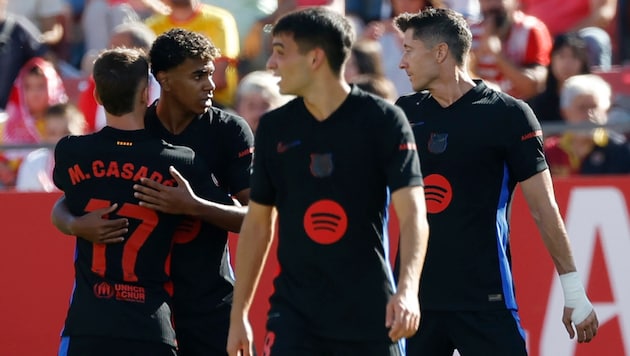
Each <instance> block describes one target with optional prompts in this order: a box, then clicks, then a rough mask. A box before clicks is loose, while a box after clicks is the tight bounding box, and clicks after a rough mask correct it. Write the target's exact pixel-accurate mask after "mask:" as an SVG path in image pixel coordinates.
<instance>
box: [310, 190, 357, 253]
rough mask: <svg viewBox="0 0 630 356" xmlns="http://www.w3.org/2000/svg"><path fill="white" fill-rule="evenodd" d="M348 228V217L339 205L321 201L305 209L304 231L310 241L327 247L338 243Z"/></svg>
mask: <svg viewBox="0 0 630 356" xmlns="http://www.w3.org/2000/svg"><path fill="white" fill-rule="evenodd" d="M347 228H348V216H347V215H346V211H345V210H344V209H343V207H342V206H341V205H339V203H337V202H335V201H332V200H328V199H323V200H318V201H316V202H315V203H313V204H311V206H309V207H308V209H306V213H305V214H304V230H305V231H306V234H307V235H308V237H310V238H311V240H313V241H315V242H317V243H319V244H322V245H329V244H333V243H335V242H337V241H339V240H340V239H341V238H342V237H343V235H344V234H345V233H346V229H347Z"/></svg>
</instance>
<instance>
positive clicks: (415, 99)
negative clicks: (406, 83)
mask: <svg viewBox="0 0 630 356" xmlns="http://www.w3.org/2000/svg"><path fill="white" fill-rule="evenodd" d="M430 96H431V94H430V93H429V91H428V90H423V91H420V92H416V93H411V94H406V95H402V96H400V97H399V98H398V100H396V105H397V106H399V107H401V108H403V109H409V108H411V107H416V106H419V105H421V104H422V103H424V102H425V101H426V100H427V99H428V98H429V97H430Z"/></svg>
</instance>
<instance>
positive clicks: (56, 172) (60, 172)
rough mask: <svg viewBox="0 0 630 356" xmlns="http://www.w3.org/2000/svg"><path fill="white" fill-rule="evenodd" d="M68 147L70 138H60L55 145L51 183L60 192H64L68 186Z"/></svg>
mask: <svg viewBox="0 0 630 356" xmlns="http://www.w3.org/2000/svg"><path fill="white" fill-rule="evenodd" d="M70 145H71V142H70V136H66V137H64V138H62V139H61V140H59V142H57V145H55V165H54V167H53V182H54V183H55V186H56V187H57V188H59V190H61V191H65V190H66V189H67V188H68V186H69V184H70V180H69V175H68V170H69V169H70V164H69V162H70V161H69V158H70V157H71V151H70Z"/></svg>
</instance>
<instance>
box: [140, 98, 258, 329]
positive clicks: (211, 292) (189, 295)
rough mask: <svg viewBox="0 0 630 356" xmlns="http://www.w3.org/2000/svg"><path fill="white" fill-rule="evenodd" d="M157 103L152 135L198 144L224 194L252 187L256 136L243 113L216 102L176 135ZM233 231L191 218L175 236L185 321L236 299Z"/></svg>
mask: <svg viewBox="0 0 630 356" xmlns="http://www.w3.org/2000/svg"><path fill="white" fill-rule="evenodd" d="M156 107H157V102H156V103H154V104H153V105H151V106H150V107H149V109H148V110H147V113H146V116H145V126H146V129H147V130H148V131H149V132H151V134H152V135H154V136H157V137H160V138H162V139H164V140H165V141H167V142H170V143H173V144H176V145H182V146H187V147H190V148H192V149H193V150H194V151H195V153H196V154H197V155H198V156H199V157H201V158H203V160H204V161H205V162H206V170H207V172H208V173H209V174H212V176H213V179H214V181H215V183H216V184H217V185H218V186H219V187H220V189H221V190H222V191H223V192H224V194H223V195H224V197H227V195H228V194H232V195H233V194H236V193H238V192H240V191H242V190H243V189H247V188H249V179H250V171H251V164H252V154H253V147H254V137H253V134H252V131H251V129H250V128H249V126H248V124H247V122H246V121H245V120H244V119H243V118H241V117H239V116H236V115H232V114H230V113H228V112H225V111H223V110H220V109H217V108H214V107H212V108H210V109H209V110H208V112H206V113H205V114H203V115H199V116H198V117H197V118H195V119H194V120H193V121H192V122H191V123H190V124H189V125H188V126H187V127H186V129H184V131H183V132H181V133H179V134H177V135H174V134H172V133H171V132H169V131H168V130H167V129H166V128H164V126H163V125H162V124H161V122H160V121H159V118H158V116H157V113H156ZM211 200H214V201H218V202H222V203H231V200H230V201H229V202H227V201H224V200H218V199H211ZM227 236H228V233H227V231H225V230H221V229H219V228H217V227H215V226H213V225H211V224H207V223H202V222H200V221H190V228H189V229H188V230H187V231H183V233H181V234H178V236H177V238H176V239H175V246H174V247H173V263H172V277H173V283H174V304H173V306H174V310H175V314H176V315H177V319H178V320H179V321H181V320H182V319H183V318H186V317H188V316H194V315H198V314H199V313H208V312H211V311H212V310H214V309H215V308H217V307H218V306H221V305H224V304H225V303H230V302H231V300H232V290H233V283H234V274H233V272H232V267H231V265H230V262H229V252H228V247H227Z"/></svg>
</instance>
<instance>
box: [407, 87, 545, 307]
mask: <svg viewBox="0 0 630 356" xmlns="http://www.w3.org/2000/svg"><path fill="white" fill-rule="evenodd" d="M476 83H477V85H476V86H475V87H474V88H472V89H471V90H470V91H468V92H467V93H465V94H464V96H462V97H461V98H460V99H459V100H457V101H456V102H454V103H453V104H451V105H450V106H448V107H445V108H443V107H441V106H440V105H439V104H438V102H437V101H436V100H435V99H434V98H433V97H432V96H431V95H430V94H429V93H428V92H421V93H416V94H413V95H409V96H404V97H401V98H400V99H399V100H398V102H397V105H399V106H400V107H401V108H402V109H403V110H404V111H405V113H406V114H407V117H408V119H409V120H410V122H411V126H412V129H413V132H414V135H415V138H416V144H417V145H418V154H419V155H420V157H422V160H421V167H422V172H423V174H424V181H425V197H426V203H427V213H428V215H427V217H428V220H429V229H430V237H429V245H428V250H427V255H426V259H425V265H424V269H423V272H422V277H421V282H420V303H421V307H422V309H424V310H487V309H506V308H507V309H513V310H515V309H516V300H515V296H514V285H513V280H512V272H511V257H510V240H509V210H510V204H511V201H512V193H513V191H514V188H515V186H516V184H517V182H520V181H523V180H526V179H527V178H530V177H532V176H533V175H535V174H537V173H539V172H541V171H543V170H545V169H547V164H546V161H545V157H544V154H543V146H542V131H541V127H540V124H539V122H538V120H536V117H535V116H534V114H533V112H532V110H531V109H530V108H529V106H528V105H527V104H525V103H524V102H522V101H520V100H517V99H514V98H512V97H511V96H509V95H507V94H504V93H499V92H496V91H494V90H491V89H489V88H488V87H487V86H486V85H485V84H483V83H482V82H480V81H477V82H476Z"/></svg>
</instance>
